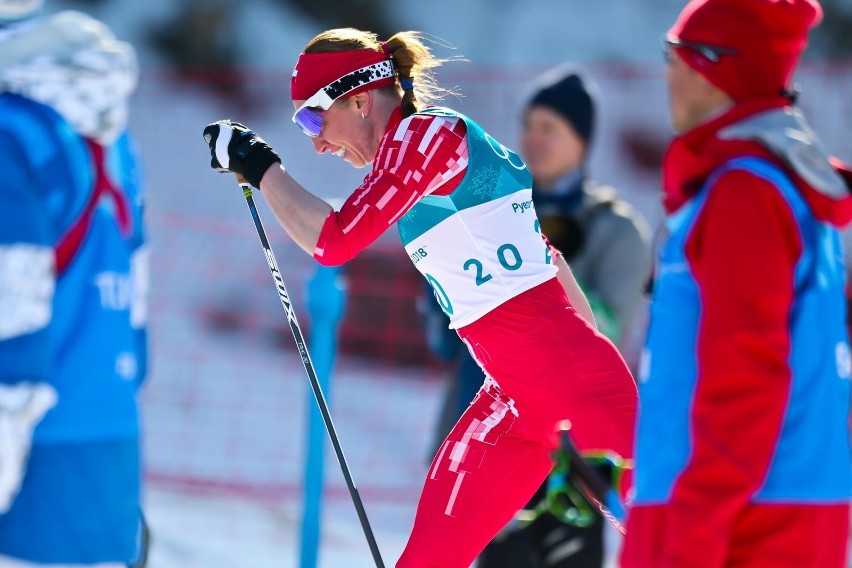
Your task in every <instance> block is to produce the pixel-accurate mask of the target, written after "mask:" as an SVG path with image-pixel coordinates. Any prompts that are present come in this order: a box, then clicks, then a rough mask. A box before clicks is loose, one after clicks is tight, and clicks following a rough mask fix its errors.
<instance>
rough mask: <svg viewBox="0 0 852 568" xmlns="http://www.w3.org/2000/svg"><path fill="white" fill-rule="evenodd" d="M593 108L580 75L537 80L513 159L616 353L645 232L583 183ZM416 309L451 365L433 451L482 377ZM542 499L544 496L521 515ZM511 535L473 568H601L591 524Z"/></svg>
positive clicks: (435, 317)
mask: <svg viewBox="0 0 852 568" xmlns="http://www.w3.org/2000/svg"><path fill="white" fill-rule="evenodd" d="M595 107H596V87H595V86H594V84H592V83H590V81H589V80H588V79H587V78H585V77H583V75H582V74H581V73H580V72H578V71H575V70H571V69H569V68H559V69H555V70H553V71H551V72H550V73H547V74H545V75H544V76H543V77H542V78H540V80H539V81H538V82H537V84H536V87H535V89H534V92H533V93H532V95H531V97H530V99H529V101H528V103H527V105H526V109H525V111H524V114H523V134H522V140H521V151H522V157H523V158H524V161H525V162H526V164H527V167H528V168H529V170H530V173H532V175H533V194H532V196H533V202H534V204H535V208H536V213H537V214H538V216H539V219H540V220H541V229H542V232H543V233H544V234H545V236H546V237H547V238H548V239H549V241H550V243H551V244H552V245H553V246H554V247H556V248H557V249H558V250H559V251H561V253H562V255H563V256H564V257H565V260H566V261H567V262H568V263H569V265H570V266H571V270H572V272H573V273H574V276H575V278H576V279H577V281H578V283H579V284H580V286H581V287H582V288H583V291H584V292H585V294H586V297H587V298H588V299H589V303H590V304H591V306H592V310H593V311H594V314H595V321H596V322H597V325H598V329H599V330H600V331H601V332H602V333H604V334H605V335H606V336H607V337H609V338H610V339H611V340H612V341H613V342H616V343H617V344H618V343H621V342H622V341H623V340H625V339H627V338H628V337H629V336H630V331H631V330H632V326H633V323H634V321H635V319H636V315H637V314H638V313H639V312H640V310H641V309H642V308H643V305H644V302H645V300H644V294H643V284H644V283H645V281H646V280H647V278H648V275H649V273H650V252H649V245H648V229H647V224H646V222H645V220H644V219H643V218H642V217H641V216H640V215H639V214H638V213H637V212H636V211H634V210H633V209H632V208H631V207H630V205H629V204H627V203H626V202H625V201H624V200H623V199H621V198H620V197H619V196H618V193H617V192H616V190H615V189H613V188H611V187H608V186H602V185H599V184H597V183H596V182H594V181H593V180H591V179H590V178H589V177H588V176H587V163H588V156H589V149H590V145H591V143H592V142H593V138H594V129H595V110H596V109H595ZM422 303H423V305H424V311H425V315H426V317H425V322H426V328H427V339H428V342H429V345H430V346H431V347H432V350H433V352H434V353H435V354H436V355H437V356H438V357H439V358H441V359H442V360H444V361H449V362H451V364H452V365H453V367H452V371H451V376H450V380H449V382H448V388H447V392H446V395H445V396H446V398H445V402H444V407H443V409H442V411H441V417H440V419H439V424H438V432H437V436H436V438H437V440H438V442H437V443H440V440H443V437H444V436H445V435H446V433H447V432H449V431H450V430H451V429H452V427H453V425H454V424H455V421H456V420H457V419H458V417H459V416H460V415H461V413H462V412H463V411H464V410H465V408H467V405H468V404H469V403H470V401H471V400H472V399H473V397H474V395H475V394H476V391H477V390H478V389H479V387H480V386H482V381H483V374H482V370H481V369H480V368H479V367H478V366H477V365H476V363H475V362H474V361H473V359H472V357H471V356H470V355H469V353H468V352H467V349H465V348H464V346H463V345H461V344H460V342H459V341H458V337H457V336H456V334H455V333H453V331H452V330H449V329H447V318H446V316H444V315H443V313H442V312H440V311H439V310H437V309H435V308H434V307H433V306H434V302H433V301H429V299H428V298H427V299H426V301H424V302H422ZM427 310H428V311H427ZM622 345H623V344H621V345H619V347H621V346H622ZM628 362H629V361H628ZM543 495H544V488H542V489H540V490H539V492H538V493H537V494H536V496H535V497H534V499H533V500H532V501H531V503H530V505H531V506H532V505H535V504H537V503H538V502H539V501H540V500H541V498H542V497H543ZM516 529H517V527H516V528H515V529H511V530H506V531H504V533H503V534H501V536H500V537H499V538H498V539H497V540H495V541H494V542H492V544H490V545H489V546H488V547H487V548H486V549H485V551H484V552H483V554H482V555H481V556H480V560H479V566H480V567H481V568H498V567H504V566H505V567H509V566H519V565H523V566H541V567H548V568H551V567H554V568H556V567H558V568H567V567H600V566H601V565H602V563H603V523H602V521H601V519H600V518H599V519H598V520H597V522H596V523H595V524H594V525H593V526H592V527H590V528H589V529H581V528H578V527H572V526H568V525H565V524H564V523H562V522H560V521H558V520H557V519H556V518H555V517H554V516H552V515H549V514H543V515H541V516H540V517H538V518H537V520H536V521H535V522H534V523H533V524H532V525H530V526H529V527H527V528H525V529H518V530H516ZM568 543H571V544H570V545H569V544H568Z"/></svg>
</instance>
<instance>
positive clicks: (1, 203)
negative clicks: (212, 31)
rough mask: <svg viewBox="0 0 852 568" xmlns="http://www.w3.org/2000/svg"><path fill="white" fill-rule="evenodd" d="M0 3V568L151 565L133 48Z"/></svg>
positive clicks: (79, 22)
mask: <svg viewBox="0 0 852 568" xmlns="http://www.w3.org/2000/svg"><path fill="white" fill-rule="evenodd" d="M39 4H40V2H39V1H34V0H0V21H2V26H0V171H2V172H3V175H2V178H0V313H2V316H0V566H15V567H19V566H34V565H60V564H61V565H62V566H67V567H73V566H87V565H97V566H102V567H108V566H116V567H117V566H130V565H137V566H141V565H142V564H144V558H145V548H144V546H143V544H142V538H141V535H142V533H143V531H144V528H143V525H144V523H143V521H142V516H141V510H140V477H141V474H140V470H141V467H140V455H139V454H140V451H139V413H138V407H137V400H136V393H137V389H138V387H139V385H140V383H141V381H142V378H143V377H144V375H145V369H146V345H145V292H146V288H147V282H146V278H147V270H146V256H145V249H144V247H143V236H142V225H141V221H142V219H141V197H140V187H139V177H138V176H139V172H138V169H137V163H136V160H135V159H134V157H133V152H132V150H131V147H130V143H129V140H128V138H127V135H126V133H125V124H126V117H127V110H128V98H129V97H130V95H131V93H132V92H133V90H134V88H135V86H136V81H137V66H136V59H135V55H134V52H133V50H132V48H131V47H130V46H129V45H127V44H125V43H123V42H120V41H117V40H116V39H115V37H114V36H113V35H112V33H111V32H110V31H109V30H108V29H107V28H106V27H105V26H104V25H103V24H102V23H100V22H98V21H96V20H93V19H92V18H90V17H88V16H86V15H84V14H81V13H79V12H61V13H59V14H56V15H53V16H50V17H43V18H32V16H33V15H34V12H35V11H36V10H37V9H38V8H39Z"/></svg>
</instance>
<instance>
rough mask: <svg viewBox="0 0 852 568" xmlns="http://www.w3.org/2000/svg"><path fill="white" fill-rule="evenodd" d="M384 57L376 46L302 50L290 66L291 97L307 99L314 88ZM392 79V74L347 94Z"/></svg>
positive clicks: (312, 93) (318, 88) (388, 82)
mask: <svg viewBox="0 0 852 568" xmlns="http://www.w3.org/2000/svg"><path fill="white" fill-rule="evenodd" d="M387 59H389V58H388V56H387V55H385V54H384V53H383V52H382V51H376V50H375V49H355V50H352V51H336V52H332V53H303V54H301V55H299V60H298V61H297V62H296V68H295V69H293V77H292V78H291V79H290V98H291V99H292V100H294V101H304V100H307V99H309V98H310V97H311V96H312V95H314V94H315V93H316V92H317V91H319V90H320V89H322V88H323V87H325V86H326V85H328V84H329V83H331V82H333V81H336V80H337V79H340V78H341V77H343V76H344V75H346V74H347V73H351V72H352V71H357V70H358V69H361V68H362V67H366V66H367V65H372V64H373V63H379V62H380V61H386V60H387ZM394 81H395V79H394V78H392V77H390V78H384V79H380V80H377V81H373V82H371V83H367V84H365V85H362V86H360V87H358V88H357V89H355V90H353V91H350V92H349V93H347V94H346V96H352V95H357V94H358V93H361V92H363V91H366V90H369V89H378V88H379V87H384V86H386V85H393V83H394Z"/></svg>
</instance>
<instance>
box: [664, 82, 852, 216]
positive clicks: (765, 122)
mask: <svg viewBox="0 0 852 568" xmlns="http://www.w3.org/2000/svg"><path fill="white" fill-rule="evenodd" d="M791 130H795V131H796V134H797V136H795V137H790V136H788V133H789V132H790V131H791ZM744 156H754V157H758V158H763V159H765V160H768V161H770V162H772V163H774V164H776V165H778V166H779V167H781V168H782V169H783V170H784V171H785V172H786V173H787V174H789V175H790V177H791V178H792V179H793V181H794V183H795V184H796V186H797V187H798V188H799V190H800V191H801V193H802V195H803V196H804V198H805V200H806V201H807V203H808V204H809V206H810V207H811V210H812V211H813V213H814V215H815V216H816V217H817V218H818V219H820V220H822V221H825V222H828V223H831V224H832V225H835V226H837V227H841V226H843V225H845V224H847V223H848V222H849V221H852V195H850V188H852V169H851V168H850V167H849V166H847V165H846V164H843V163H842V162H840V160H837V159H836V158H829V157H827V156H824V155H822V154H821V153H820V152H819V149H818V144H817V143H816V140H815V139H814V138H813V133H812V132H811V131H810V129H809V128H808V127H807V125H806V123H804V119H803V118H802V117H801V115H800V113H799V112H798V111H797V110H795V109H793V108H792V107H790V106H789V104H788V102H787V100H786V99H781V98H779V99H775V100H771V101H755V102H751V103H742V104H738V105H736V106H734V107H732V108H731V109H730V110H728V111H727V112H726V113H724V114H722V115H720V116H719V117H717V118H715V119H713V120H711V121H709V122H707V123H705V124H703V125H701V126H699V127H697V128H695V129H693V130H690V131H689V132H687V133H686V134H684V135H682V136H678V137H676V138H675V139H674V140H673V141H672V143H671V145H670V146H669V149H668V151H667V152H666V156H665V159H664V160H663V193H664V205H665V208H666V210H667V211H668V212H669V213H671V212H673V211H675V210H676V209H678V208H679V207H680V206H681V205H683V204H684V203H685V202H686V201H687V200H689V199H690V198H691V197H692V196H693V195H695V194H696V193H697V192H698V190H700V189H701V186H702V185H703V183H704V182H705V181H706V180H707V178H708V177H709V176H710V174H711V173H712V172H713V170H715V169H716V168H717V167H719V166H721V165H722V164H724V163H725V162H727V161H729V160H731V159H733V158H737V157H744ZM804 156H807V158H808V159H807V160H804V159H802V157H804Z"/></svg>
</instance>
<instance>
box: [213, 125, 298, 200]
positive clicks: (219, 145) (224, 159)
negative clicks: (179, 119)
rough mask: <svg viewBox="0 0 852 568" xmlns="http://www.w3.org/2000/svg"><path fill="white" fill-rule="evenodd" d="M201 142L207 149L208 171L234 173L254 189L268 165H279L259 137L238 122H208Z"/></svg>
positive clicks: (267, 145)
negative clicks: (204, 143)
mask: <svg viewBox="0 0 852 568" xmlns="http://www.w3.org/2000/svg"><path fill="white" fill-rule="evenodd" d="M204 141H205V142H207V146H209V147H210V167H211V168H213V169H214V170H216V171H217V172H231V173H235V174H237V176H238V177H243V178H245V180H246V181H247V182H249V183H250V184H252V185H253V186H254V187H256V188H258V189H259V188H260V180H261V179H263V174H265V173H266V170H268V169H269V166H271V165H272V164H275V163H281V158H280V157H279V156H278V154H276V153H275V150H273V149H272V148H271V147H270V146H269V144H267V143H266V142H265V141H264V140H263V138H261V137H260V136H258V135H257V134H255V133H254V132H252V131H251V130H249V129H248V128H246V127H245V126H243V125H242V124H240V123H239V122H231V121H230V120H219V121H216V122H211V123H210V124H208V125H207V126H206V127H205V128H204Z"/></svg>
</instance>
